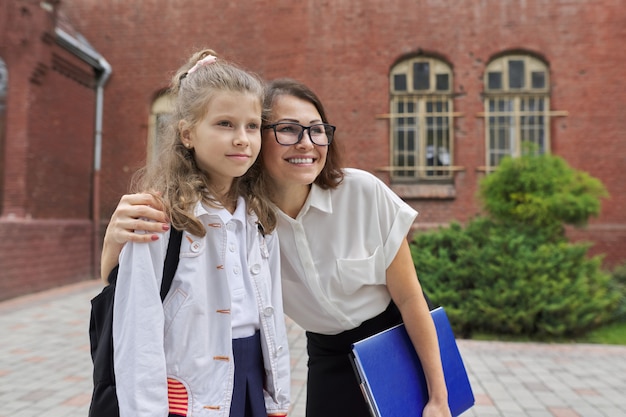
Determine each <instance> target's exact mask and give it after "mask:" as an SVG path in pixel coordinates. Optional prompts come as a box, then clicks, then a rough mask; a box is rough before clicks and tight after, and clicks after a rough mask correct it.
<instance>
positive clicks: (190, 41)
mask: <svg viewBox="0 0 626 417" xmlns="http://www.w3.org/2000/svg"><path fill="white" fill-rule="evenodd" d="M41 4H42V5H43V8H42V6H41V5H40V2H38V1H34V0H9V1H8V3H7V2H5V3H3V6H0V22H1V23H2V24H1V25H0V34H1V35H0V36H3V38H1V39H0V60H2V61H3V62H4V65H5V72H4V74H5V77H6V78H3V80H4V83H5V85H8V89H6V91H5V99H4V102H3V101H2V100H3V99H1V98H0V103H4V110H3V112H2V113H1V114H2V115H1V116H0V127H2V129H0V137H1V138H2V140H0V145H1V146H0V156H2V158H3V159H2V162H1V163H2V165H1V166H0V179H1V180H2V182H1V184H2V185H1V186H0V207H1V208H2V217H1V218H0V236H2V237H3V239H2V241H1V242H0V246H2V248H1V249H0V271H1V272H0V274H1V275H0V298H6V296H5V294H15V291H18V292H19V291H22V292H23V291H31V290H36V289H39V288H42V287H44V286H49V285H56V284H57V283H61V282H62V281H63V280H67V279H74V280H76V279H85V278H88V277H89V276H90V274H91V273H92V271H94V270H97V269H96V267H95V264H96V263H97V256H94V254H95V253H97V251H98V245H97V243H98V239H99V238H100V234H101V232H102V229H103V227H105V226H106V222H107V220H108V218H109V216H110V214H111V213H112V211H113V210H114V208H115V205H116V204H117V202H118V200H119V197H120V195H121V194H122V193H124V192H125V191H126V189H127V185H128V179H129V178H130V174H131V173H132V172H133V171H134V170H135V169H136V168H137V167H139V166H140V165H141V164H142V162H143V160H144V159H145V157H146V155H147V154H148V153H149V152H150V151H151V149H152V147H153V145H154V138H153V136H154V134H153V131H154V130H153V126H154V123H155V120H157V119H158V114H159V113H160V112H162V111H163V108H162V102H161V101H160V100H159V97H160V94H161V93H162V91H163V89H164V88H166V87H167V83H168V80H169V76H170V75H171V72H172V71H173V70H174V69H175V68H177V67H178V66H179V65H180V64H181V63H182V62H183V60H184V59H185V58H186V57H187V55H188V54H189V53H190V52H191V51H192V50H194V49H196V48H198V47H202V46H208V47H211V48H213V49H215V50H216V51H218V52H219V53H220V54H222V55H223V56H225V57H227V58H229V59H231V60H234V61H236V62H238V63H240V64H241V65H242V66H243V67H245V68H248V69H251V70H253V71H256V72H257V73H259V74H260V75H261V76H262V77H264V78H266V79H272V78H276V77H282V76H290V77H294V78H297V79H299V80H302V81H304V82H305V83H307V84H308V85H310V86H311V87H312V88H313V89H314V90H315V91H316V92H317V93H318V94H319V95H320V96H321V98H322V99H323V100H324V103H325V105H326V106H327V110H328V113H329V115H330V118H331V121H332V122H333V123H334V124H336V125H337V126H338V134H337V140H340V141H341V142H342V143H343V145H344V149H345V151H346V162H347V165H349V166H355V167H359V168H362V169H366V170H369V171H371V172H374V173H376V174H377V175H379V176H380V177H381V178H383V179H384V180H385V181H386V182H387V183H389V184H390V185H391V186H392V187H393V188H394V189H395V190H396V191H397V192H398V194H399V195H400V196H402V197H403V198H404V199H405V200H406V201H408V202H409V203H410V204H411V205H413V206H415V207H416V208H417V209H418V210H419V211H420V216H419V217H418V222H417V224H416V228H417V229H420V228H429V227H433V226H437V225H445V224H447V223H448V222H449V221H451V220H458V221H461V222H463V221H467V220H468V219H470V218H472V217H473V216H475V215H476V214H478V213H479V212H480V207H479V204H478V202H477V200H476V198H475V195H476V191H477V185H478V183H479V181H480V179H481V178H482V177H483V176H484V175H486V174H487V173H488V172H489V171H491V170H492V169H493V168H495V167H496V166H497V164H498V162H499V160H500V159H501V158H502V156H505V155H514V156H515V155H518V154H519V152H520V146H521V143H522V142H523V141H530V142H533V143H534V144H535V146H537V147H538V148H539V149H542V150H543V151H546V152H552V153H554V154H557V155H560V156H562V157H564V158H565V159H566V160H567V161H568V163H569V164H570V165H571V166H573V167H574V168H576V169H580V170H584V171H587V172H589V173H590V174H591V175H593V176H595V177H597V178H599V179H600V180H601V181H602V182H603V183H604V184H605V186H606V187H607V188H608V191H609V193H610V197H609V198H607V199H605V200H604V201H603V205H602V212H601V215H600V216H599V217H598V218H595V219H592V220H591V222H590V224H589V225H588V227H587V228H585V229H582V230H575V229H571V230H569V234H570V236H571V237H572V239H576V240H587V241H592V242H594V245H593V247H592V250H591V253H593V254H596V253H604V254H606V257H605V264H606V266H612V265H616V264H618V263H621V262H624V260H625V258H626V256H625V248H626V210H624V207H626V196H625V193H624V186H623V185H622V184H623V182H622V181H621V178H620V175H619V174H620V173H621V172H620V171H621V169H622V167H624V166H626V138H625V135H626V114H625V113H626V110H625V109H626V85H625V84H626V82H625V81H624V76H623V65H624V64H626V52H625V51H624V48H623V42H624V39H626V8H624V7H623V4H622V2H621V1H620V0H581V1H577V2H572V1H571V0H528V1H525V2H519V1H513V0H485V1H481V2H470V1H456V0H438V1H432V0H420V1H414V0H392V1H382V0H338V1H321V0H318V1H315V0H306V1H301V2H293V1H288V0H274V1H269V0H243V1H240V2H215V1H207V0H188V1H185V2H183V1H171V0H144V1H141V2H132V1H131V2H121V1H112V0H97V1H96V0H61V1H58V0H57V1H48V2H47V3H46V2H44V3H41ZM26 20H28V23H29V24H24V22H25V21H26ZM64 25H65V26H64ZM59 27H71V28H72V30H75V32H72V30H70V29H67V31H66V32H67V33H69V34H72V33H73V34H74V35H73V36H74V37H75V38H76V39H78V40H83V39H87V40H88V41H89V44H87V45H90V46H89V48H90V49H89V50H90V51H91V52H92V53H93V54H95V55H94V56H99V57H101V58H103V59H104V58H105V59H106V61H105V62H107V63H108V64H110V67H111V69H112V73H111V76H110V78H109V79H108V80H107V82H106V85H104V86H103V88H101V89H100V90H99V89H98V88H97V85H98V83H99V82H100V83H102V78H103V74H104V73H106V68H104V67H103V66H102V65H100V66H98V62H95V63H94V62H91V61H90V60H89V59H85V57H81V56H80V54H77V53H76V51H72V50H71V48H69V50H68V48H67V47H64V45H63V43H62V42H61V43H60V41H59V40H58V39H57V38H58V33H59V31H58V30H57V28H59ZM83 37H84V38H83ZM55 39H56V40H55ZM95 51H97V52H95ZM27 52H28V53H27ZM60 58H63V59H62V60H61V59H60ZM2 61H0V62H2ZM57 61H62V62H63V65H69V66H70V67H71V68H72V69H71V71H69V73H70V74H67V72H68V71H66V70H63V69H61V68H57V67H59V65H58V64H55V62H57ZM68 63H69V64H68ZM55 65H56V66H55ZM61 67H62V66H61ZM63 68H64V67H63ZM64 71H65V72H64ZM74 72H78V73H80V74H81V76H79V77H76V76H74V77H73V76H72V74H74ZM87 74H88V75H89V76H87ZM76 78H79V80H77V79H76ZM7 79H8V84H7V81H6V80H7ZM87 79H88V80H87ZM81 80H82V81H81ZM1 84H2V83H0V85H1ZM98 91H101V92H102V91H103V96H102V98H103V108H102V110H103V112H102V115H103V119H102V122H103V124H102V148H101V149H102V159H101V162H102V165H101V170H98V169H97V166H96V165H95V162H94V159H97V158H94V156H93V154H94V146H95V145H94V144H95V143H97V141H95V140H94V137H97V136H98V135H95V136H94V134H95V131H96V130H97V129H95V128H94V126H95V125H96V124H97V122H96V119H97V118H98V117H97V110H96V109H97V108H98V107H97V104H96V103H97V102H98V98H97V97H98ZM3 118H4V119H3ZM2 120H3V121H2ZM2 135H3V136H2ZM92 203H93V204H92ZM5 236H6V237H5ZM59 266H61V268H59ZM59 269H64V271H65V275H58V273H57V271H58V270H59ZM68 271H71V273H69V274H68V273H67V272H68ZM18 282H19V284H17V283H18ZM26 283H30V284H28V285H27V284H26ZM7 288H8V289H9V290H8V291H9V292H8V293H7ZM11 288H13V290H11Z"/></svg>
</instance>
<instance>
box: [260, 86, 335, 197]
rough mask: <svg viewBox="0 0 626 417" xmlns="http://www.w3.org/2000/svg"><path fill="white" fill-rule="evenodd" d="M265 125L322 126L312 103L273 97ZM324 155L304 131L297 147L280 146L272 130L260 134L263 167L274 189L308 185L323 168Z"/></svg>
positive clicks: (324, 151)
mask: <svg viewBox="0 0 626 417" xmlns="http://www.w3.org/2000/svg"><path fill="white" fill-rule="evenodd" d="M269 122H270V123H269V124H274V123H280V122H291V123H299V124H301V125H303V126H310V125H313V124H318V123H323V122H322V118H321V116H320V114H319V112H318V111H317V109H316V108H315V106H314V105H313V104H312V103H310V102H308V101H306V100H302V99H299V98H297V97H293V96H289V95H282V96H278V97H276V99H275V100H274V105H273V106H272V112H271V118H270V121H269ZM327 153H328V146H319V145H315V144H314V143H313V142H311V138H310V137H309V134H308V133H307V131H305V132H303V137H302V140H301V141H300V142H298V143H297V144H295V145H289V146H284V145H281V144H279V143H278V142H277V141H276V137H275V135H274V130H273V129H264V130H263V145H262V146H261V154H262V155H263V166H264V169H265V171H266V172H267V173H268V174H269V176H270V178H271V179H272V182H273V183H274V185H275V186H276V187H278V188H281V189H288V188H291V187H294V186H309V185H310V184H312V183H313V182H314V181H315V179H316V178H317V176H318V175H319V174H320V172H322V168H324V165H325V164H326V155H327Z"/></svg>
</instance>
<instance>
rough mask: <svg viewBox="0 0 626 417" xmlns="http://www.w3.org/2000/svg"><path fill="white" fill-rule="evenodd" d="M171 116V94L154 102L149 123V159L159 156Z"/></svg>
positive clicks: (162, 96) (163, 95)
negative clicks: (163, 136)
mask: <svg viewBox="0 0 626 417" xmlns="http://www.w3.org/2000/svg"><path fill="white" fill-rule="evenodd" d="M171 114H172V102H171V97H170V95H169V94H162V95H161V96H159V97H158V98H157V99H156V100H154V103H152V109H151V111H150V120H149V123H148V159H150V158H154V157H156V155H157V154H158V152H159V149H160V146H161V143H162V139H161V138H162V134H163V131H164V129H165V128H166V126H167V122H168V117H169V116H170V115H171Z"/></svg>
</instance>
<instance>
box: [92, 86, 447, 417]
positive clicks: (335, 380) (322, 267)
mask: <svg viewBox="0 0 626 417" xmlns="http://www.w3.org/2000/svg"><path fill="white" fill-rule="evenodd" d="M264 109H265V110H266V114H265V115H264V126H263V145H262V147H261V155H260V157H259V159H258V161H257V162H256V163H255V165H254V166H253V167H252V169H251V173H253V175H251V176H250V177H249V178H250V181H248V182H247V185H248V187H249V189H250V190H251V192H254V193H257V194H258V193H268V194H269V197H270V199H271V200H272V202H273V204H274V206H275V208H276V211H277V215H278V226H277V230H278V234H279V237H280V240H281V268H282V282H283V300H284V305H285V312H286V314H287V315H288V316H289V317H291V318H292V319H293V320H294V321H295V322H296V323H298V324H299V325H300V326H302V327H303V328H304V329H305V330H306V331H307V351H308V354H309V362H308V366H309V372H308V379H307V406H306V409H307V411H306V413H307V416H308V417H335V416H336V417H340V416H351V417H368V416H369V411H368V409H367V405H366V403H365V400H364V398H363V395H362V393H361V391H360V388H359V386H358V383H357V379H356V377H355V375H354V371H353V369H352V365H351V363H350V361H349V357H348V354H349V352H350V349H351V345H352V343H353V342H355V341H357V340H360V339H363V338H365V337H367V336H370V335H372V334H374V333H377V332H379V331H381V330H384V329H386V328H389V327H391V326H393V325H395V324H397V323H399V322H401V321H403V322H404V323H405V325H406V328H407V331H408V333H409V335H410V337H411V340H412V341H413V345H414V347H415V350H416V351H417V354H418V355H419V357H420V360H421V363H422V365H423V368H424V372H425V375H426V379H427V383H428V388H429V402H428V404H427V405H426V407H425V408H424V410H423V411H421V410H416V412H415V415H416V416H420V415H422V416H424V417H449V416H450V410H449V408H448V393H447V388H446V385H445V380H444V376H443V370H442V365H441V359H440V355H439V347H438V342H437V335H436V331H435V327H434V325H433V322H432V319H431V316H430V314H429V310H428V307H427V303H426V300H425V299H424V296H423V293H422V290H421V286H420V283H419V280H418V278H417V275H416V273H415V268H414V265H413V260H412V258H411V253H410V249H409V245H408V242H407V240H406V236H407V234H408V233H409V230H410V227H411V225H412V224H413V221H414V219H415V217H416V216H417V213H416V212H415V211H414V210H413V209H412V208H411V207H410V206H408V205H407V204H406V203H404V202H403V201H402V200H401V199H400V198H399V197H398V196H396V195H395V194H394V193H393V192H392V191H391V190H390V189H389V188H388V187H387V186H386V185H385V184H384V183H383V182H382V181H380V180H379V179H378V178H376V177H374V176H373V175H371V174H369V173H367V172H364V171H361V170H357V169H349V168H345V169H344V168H342V167H341V164H340V154H339V150H338V148H337V142H336V141H335V137H334V136H335V127H334V126H332V125H330V124H329V121H328V119H327V116H326V112H325V111H324V107H323V105H322V103H321V101H320V100H319V98H318V97H317V96H316V95H315V93H313V92H312V91H311V90H310V89H309V88H307V87H306V86H305V85H303V84H301V83H298V82H296V81H293V80H288V79H287V80H277V81H274V82H272V83H270V85H269V87H268V88H267V90H266V95H265V104H264ZM142 200H143V201H142ZM149 200H151V199H150V198H149V196H147V195H145V194H143V195H141V194H138V195H129V196H126V197H125V198H122V201H121V203H120V208H119V209H118V210H117V211H116V212H117V213H116V214H114V216H113V217H114V219H115V222H112V224H113V226H111V225H110V226H109V230H107V234H106V235H107V236H106V237H105V239H111V240H112V241H113V242H118V243H117V244H122V243H123V242H124V241H125V240H128V237H129V236H131V235H130V234H129V230H128V229H130V228H131V227H133V228H138V229H141V230H147V231H149V232H150V233H152V232H158V228H159V227H161V225H160V224H150V223H146V222H141V221H137V220H136V219H137V217H138V215H139V213H140V212H141V213H145V214H146V215H149V216H150V217H151V218H154V219H156V220H158V221H163V220H164V219H163V217H162V214H160V213H158V211H159V210H158V208H157V207H156V206H155V204H154V202H150V201H149ZM145 203H148V204H151V205H152V206H153V207H141V206H136V205H135V204H145ZM151 236H154V235H151ZM135 237H138V236H137V235H135V236H133V238H135ZM146 238H147V237H146ZM151 238H152V237H151ZM113 266H114V265H113V264H109V265H106V266H105V265H103V268H104V269H105V272H107V273H108V271H110V269H111V268H112V267H113ZM383 360H384V358H383Z"/></svg>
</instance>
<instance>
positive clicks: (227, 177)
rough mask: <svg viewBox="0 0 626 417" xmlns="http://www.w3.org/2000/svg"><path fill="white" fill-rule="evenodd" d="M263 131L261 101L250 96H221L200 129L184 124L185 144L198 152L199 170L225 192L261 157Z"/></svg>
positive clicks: (182, 128)
mask: <svg viewBox="0 0 626 417" xmlns="http://www.w3.org/2000/svg"><path fill="white" fill-rule="evenodd" d="M260 128H261V102H260V100H259V97H257V96H254V95H252V94H248V93H233V92H220V93H217V94H215V96H214V97H213V98H212V99H211V100H210V102H209V105H208V107H207V112H206V114H205V116H204V117H203V118H202V119H200V121H199V122H198V124H196V126H194V127H193V128H189V126H188V124H187V122H186V121H184V120H183V121H181V122H180V129H181V137H182V140H183V144H184V145H185V146H187V145H190V146H191V147H192V148H193V149H194V158H195V161H196V164H197V165H198V168H200V169H201V170H202V171H203V172H205V173H207V174H208V175H209V177H210V179H211V183H212V184H214V185H215V186H217V187H219V188H222V189H223V190H224V192H227V191H228V190H229V189H230V186H231V184H232V181H233V178H236V177H240V176H242V175H243V174H245V173H246V171H247V170H248V169H249V168H250V167H251V166H252V163H253V162H254V161H255V160H256V158H257V156H258V155H259V150H260V148H261V133H260Z"/></svg>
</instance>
